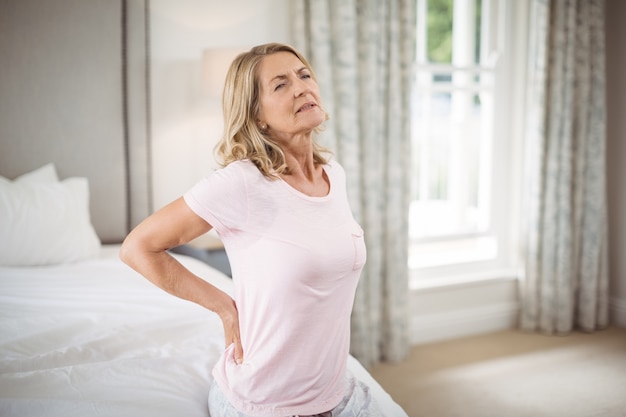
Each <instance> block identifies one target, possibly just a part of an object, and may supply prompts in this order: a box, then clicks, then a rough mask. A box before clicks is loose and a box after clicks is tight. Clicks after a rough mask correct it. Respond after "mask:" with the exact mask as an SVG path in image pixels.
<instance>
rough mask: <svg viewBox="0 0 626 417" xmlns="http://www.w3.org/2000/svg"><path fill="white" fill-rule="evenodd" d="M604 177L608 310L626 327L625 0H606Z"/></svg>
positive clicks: (617, 321)
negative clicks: (605, 145)
mask: <svg viewBox="0 0 626 417" xmlns="http://www.w3.org/2000/svg"><path fill="white" fill-rule="evenodd" d="M606 17H607V27H606V53H607V104H608V114H607V141H608V143H607V163H608V169H607V178H608V194H609V206H608V209H609V267H610V271H609V273H610V277H611V294H612V297H611V313H612V320H613V322H614V323H616V324H619V325H621V326H625V327H626V257H625V256H624V254H625V253H626V189H625V188H624V184H626V164H625V163H624V161H626V118H624V114H625V113H626V80H625V79H624V74H626V49H624V43H625V42H626V27H625V26H624V24H623V22H624V21H625V20H626V2H624V1H623V0H607V1H606Z"/></svg>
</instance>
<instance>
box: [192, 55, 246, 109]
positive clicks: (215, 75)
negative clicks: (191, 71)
mask: <svg viewBox="0 0 626 417" xmlns="http://www.w3.org/2000/svg"><path fill="white" fill-rule="evenodd" d="M246 50H247V48H245V47H228V48H209V49H205V50H204V51H203V52H202V78H203V83H204V86H205V88H206V90H207V93H208V95H209V96H211V97H214V98H220V97H221V96H222V90H223V89H224V80H225V79H226V73H227V72H228V67H229V66H230V64H231V62H233V60H234V59H235V57H236V56H237V55H239V54H240V53H241V52H244V51H246Z"/></svg>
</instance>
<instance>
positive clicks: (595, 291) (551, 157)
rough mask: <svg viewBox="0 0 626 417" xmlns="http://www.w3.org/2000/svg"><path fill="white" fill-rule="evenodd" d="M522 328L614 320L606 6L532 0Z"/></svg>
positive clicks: (557, 329)
mask: <svg viewBox="0 0 626 417" xmlns="http://www.w3.org/2000/svg"><path fill="white" fill-rule="evenodd" d="M530 33H531V40H530V51H529V59H530V71H529V76H530V83H529V95H528V99H529V103H530V108H529V113H528V114H529V116H530V121H531V123H530V126H529V129H528V132H529V133H528V137H527V145H528V148H527V151H528V152H527V156H528V158H527V169H528V177H527V178H529V182H528V189H527V195H526V197H527V198H526V201H527V203H528V207H527V210H526V213H527V216H528V218H527V219H526V220H527V222H526V225H527V230H526V232H527V234H526V235H527V240H526V268H525V277H524V279H523V280H522V287H521V290H522V291H521V292H522V311H521V327H522V328H523V329H526V330H533V331H541V332H545V333H549V334H552V333H557V334H564V333H568V332H570V331H571V330H572V329H573V328H579V329H582V330H584V331H593V330H595V329H599V328H603V327H605V326H607V324H608V270H607V268H608V260H607V254H608V248H607V242H608V239H607V212H606V205H607V195H606V185H605V181H606V179H605V146H606V135H605V124H606V107H605V70H604V62H605V54H604V1H603V0H532V1H531V27H530Z"/></svg>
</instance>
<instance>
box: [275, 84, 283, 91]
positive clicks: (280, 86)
mask: <svg viewBox="0 0 626 417" xmlns="http://www.w3.org/2000/svg"><path fill="white" fill-rule="evenodd" d="M284 86H285V83H280V84H278V85H277V86H276V87H274V91H278V90H280V89H281V88H283V87H284Z"/></svg>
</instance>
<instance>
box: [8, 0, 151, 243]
mask: <svg viewBox="0 0 626 417" xmlns="http://www.w3.org/2000/svg"><path fill="white" fill-rule="evenodd" d="M147 2H148V0H118V1H110V0H105V1H102V0H81V1H75V0H19V1H3V2H2V3H0V9H1V10H0V61H1V62H2V64H1V70H0V175H2V176H5V177H8V178H14V177H16V176H18V175H20V174H23V173H25V172H28V171H30V170H33V169H35V168H38V167H40V166H42V165H44V164H46V163H49V162H53V163H54V164H55V165H56V168H57V171H58V173H59V176H60V177H61V178H66V177H70V176H80V177H87V178H88V180H89V186H90V213H91V220H92V223H93V225H94V227H95V229H96V232H97V233H98V235H99V237H100V239H101V240H102V241H103V242H105V243H111V242H119V241H121V240H122V239H123V238H124V236H125V235H126V234H127V233H128V231H129V229H130V228H131V227H132V226H134V225H135V224H136V223H138V222H139V221H140V220H141V219H143V218H144V217H145V216H146V215H148V214H149V213H150V211H151V207H150V204H151V195H150V193H151V191H150V187H151V184H150V158H149V155H150V140H149V132H150V130H149V126H150V123H149V107H148V102H149V100H148V98H149V88H148V87H149V79H148V76H149V60H148V51H149V42H148V33H149V30H148V29H149V28H148V23H149V21H148V19H147V16H148V10H147V7H148V3H147Z"/></svg>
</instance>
